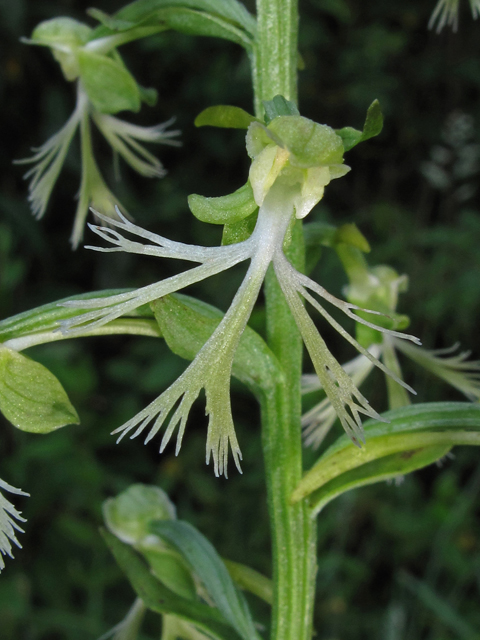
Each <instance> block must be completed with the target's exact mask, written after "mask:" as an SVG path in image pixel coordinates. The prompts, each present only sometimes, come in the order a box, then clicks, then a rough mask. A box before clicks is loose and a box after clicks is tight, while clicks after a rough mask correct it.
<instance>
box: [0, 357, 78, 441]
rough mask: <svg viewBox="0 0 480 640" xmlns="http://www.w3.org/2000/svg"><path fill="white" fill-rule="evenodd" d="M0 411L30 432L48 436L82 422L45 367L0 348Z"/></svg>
mask: <svg viewBox="0 0 480 640" xmlns="http://www.w3.org/2000/svg"><path fill="white" fill-rule="evenodd" d="M0 410H1V411H2V413H3V414H4V416H5V417H6V418H7V420H10V422H11V423H12V424H13V425H14V426H15V427H17V428H18V429H21V430H22V431H28V432H30V433H49V432H50V431H55V429H59V428H60V427H64V426H65V425H67V424H79V422H80V420H79V418H78V414H77V412H76V411H75V409H74V407H73V405H72V403H71V402H70V400H69V399H68V396H67V394H66V393H65V390H64V388H63V387H62V385H61V384H60V382H59V381H58V380H57V378H56V377H55V376H54V375H53V373H50V371H49V370H48V369H46V368H45V367H44V366H43V365H41V364H39V363H38V362H35V361H34V360H30V358H27V357H26V356H24V355H22V354H21V353H18V352H17V351H13V350H12V349H7V348H6V347H1V346H0Z"/></svg>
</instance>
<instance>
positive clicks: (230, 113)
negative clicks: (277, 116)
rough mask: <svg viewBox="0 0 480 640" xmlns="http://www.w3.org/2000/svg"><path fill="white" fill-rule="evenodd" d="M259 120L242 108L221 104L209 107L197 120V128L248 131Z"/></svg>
mask: <svg viewBox="0 0 480 640" xmlns="http://www.w3.org/2000/svg"><path fill="white" fill-rule="evenodd" d="M252 122H258V121H257V119H256V118H255V117H254V116H252V115H250V114H249V113H248V112H247V111H245V110H244V109H241V108H240V107H232V106H230V105H224V104H219V105H216V106H214V107H207V108H206V109H204V110H203V111H202V112H201V113H199V114H198V116H197V117H196V118H195V126H196V127H221V128H223V129H248V127H249V126H250V124H251V123H252Z"/></svg>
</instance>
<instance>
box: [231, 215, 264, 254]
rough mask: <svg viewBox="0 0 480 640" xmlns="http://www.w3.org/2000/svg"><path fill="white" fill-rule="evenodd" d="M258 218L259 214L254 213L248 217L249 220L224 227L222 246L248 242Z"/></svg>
mask: <svg viewBox="0 0 480 640" xmlns="http://www.w3.org/2000/svg"><path fill="white" fill-rule="evenodd" d="M257 218H258V214H257V213H254V214H252V215H251V216H248V218H244V219H243V220H240V222H234V223H233V224H226V225H225V226H224V227H223V235H222V245H224V246H225V245H227V244H237V243H238V242H243V241H244V240H248V238H249V237H250V236H251V235H252V233H253V231H254V229H255V225H256V224H257Z"/></svg>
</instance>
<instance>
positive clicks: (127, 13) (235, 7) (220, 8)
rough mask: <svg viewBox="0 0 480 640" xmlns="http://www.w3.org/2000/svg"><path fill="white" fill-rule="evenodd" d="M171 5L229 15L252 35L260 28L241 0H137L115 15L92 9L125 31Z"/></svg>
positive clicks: (100, 18)
mask: <svg viewBox="0 0 480 640" xmlns="http://www.w3.org/2000/svg"><path fill="white" fill-rule="evenodd" d="M170 7H176V8H187V9H193V10H196V11H204V12H207V13H209V14H211V15H213V16H218V17H222V18H225V19H226V20H228V21H230V22H232V23H233V24H236V25H238V26H240V27H242V28H243V29H245V31H247V32H248V33H250V34H251V35H254V34H255V31H256V22H255V18H254V17H253V16H252V15H251V14H250V13H249V12H248V11H247V9H246V8H245V6H244V5H243V4H242V3H241V2H238V1H237V0H137V1H136V2H132V3H131V4H129V5H127V6H126V7H123V8H122V9H120V10H119V11H117V13H115V15H114V16H112V17H109V16H107V15H106V14H105V13H103V12H100V11H99V10H98V9H94V10H93V12H95V13H93V12H92V10H90V15H92V16H94V17H96V18H97V19H99V20H100V21H101V22H102V23H103V24H106V25H107V26H108V27H109V28H110V29H118V30H125V29H129V28H132V27H136V26H139V25H141V24H143V23H144V22H145V21H148V20H151V18H152V16H154V15H155V14H156V13H157V12H158V11H159V10H161V9H166V8H170ZM107 19H108V22H107Z"/></svg>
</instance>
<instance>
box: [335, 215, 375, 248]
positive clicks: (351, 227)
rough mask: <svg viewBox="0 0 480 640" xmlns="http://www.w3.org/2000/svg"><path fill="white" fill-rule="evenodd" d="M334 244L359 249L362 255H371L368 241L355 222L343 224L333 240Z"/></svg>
mask: <svg viewBox="0 0 480 640" xmlns="http://www.w3.org/2000/svg"><path fill="white" fill-rule="evenodd" d="M333 244H334V245H335V244H348V245H349V246H351V247H355V248H356V249H359V250H360V251H362V253H370V245H369V243H368V240H367V239H366V238H365V236H364V235H363V233H362V232H361V231H360V230H359V228H358V227H357V225H356V224H355V223H353V222H351V223H347V224H342V226H341V227H338V229H337V230H336V233H335V236H334V239H333Z"/></svg>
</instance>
